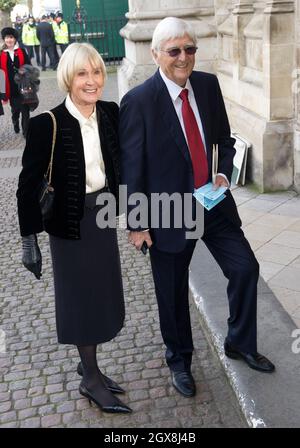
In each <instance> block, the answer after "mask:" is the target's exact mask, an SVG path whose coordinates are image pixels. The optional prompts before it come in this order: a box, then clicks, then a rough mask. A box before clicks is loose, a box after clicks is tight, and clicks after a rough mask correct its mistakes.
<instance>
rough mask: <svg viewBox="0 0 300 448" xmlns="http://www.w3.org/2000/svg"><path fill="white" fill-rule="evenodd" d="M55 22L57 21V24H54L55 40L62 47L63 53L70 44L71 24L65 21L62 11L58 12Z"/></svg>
mask: <svg viewBox="0 0 300 448" xmlns="http://www.w3.org/2000/svg"><path fill="white" fill-rule="evenodd" d="M55 23H56V25H55V26H54V35H55V41H56V43H57V44H58V45H59V47H60V51H61V54H63V52H64V51H65V49H66V48H67V46H68V45H69V41H70V38H69V26H68V24H67V22H65V21H64V16H63V14H62V13H61V12H58V13H57V14H56V19H55ZM53 24H54V22H53Z"/></svg>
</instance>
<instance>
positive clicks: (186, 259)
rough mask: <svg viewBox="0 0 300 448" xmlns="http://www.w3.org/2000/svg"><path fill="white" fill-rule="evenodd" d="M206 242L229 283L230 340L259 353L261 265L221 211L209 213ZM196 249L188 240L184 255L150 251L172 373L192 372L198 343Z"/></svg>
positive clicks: (239, 230) (164, 338) (205, 234)
mask: <svg viewBox="0 0 300 448" xmlns="http://www.w3.org/2000/svg"><path fill="white" fill-rule="evenodd" d="M202 240H203V241H204V243H205V244H206V246H207V248H208V249H209V251H210V252H211V254H212V255H213V257H214V258H215V260H216V261H217V263H218V265H219V266H220V268H221V269H222V271H223V273H224V275H225V277H226V278H227V279H228V286H227V295H228V301H229V318H228V321H227V323H228V334H227V340H228V342H230V343H231V344H232V345H233V346H234V347H236V348H238V349H240V350H242V351H245V352H251V353H255V352H256V351H257V342H256V338H257V330H256V310H257V281H258V276H259V264H258V262H257V260H256V258H255V256H254V253H253V251H252V249H251V247H250V245H249V243H248V241H247V240H246V238H245V236H244V233H243V231H242V230H241V229H240V228H239V227H237V226H235V225H234V224H232V223H231V222H230V221H229V220H228V219H227V218H226V217H225V216H224V215H223V214H221V213H220V212H219V211H218V210H217V209H212V210H211V211H210V212H205V230H204V234H203V236H202ZM195 245H196V241H195V240H187V243H186V247H185V249H184V250H183V251H182V252H180V253H175V254H174V253H167V252H162V251H159V250H158V249H157V248H155V245H153V246H152V248H151V249H150V257H151V265H152V272H153V278H154V283H155V291H156V297H157V302H158V309H159V318H160V328H161V333H162V337H163V340H164V343H165V345H166V347H167V350H166V361H167V364H168V366H169V367H170V369H171V370H173V371H190V368H191V362H192V353H193V339H192V331H191V323H190V313H189V300H188V296H189V264H190V261H191V258H192V255H193V251H194V248H195ZM220 299H221V298H220Z"/></svg>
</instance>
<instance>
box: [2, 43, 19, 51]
mask: <svg viewBox="0 0 300 448" xmlns="http://www.w3.org/2000/svg"><path fill="white" fill-rule="evenodd" d="M18 48H19V44H18V43H16V45H15V46H14V48H13V50H9V49H8V48H4V51H7V52H10V53H13V52H14V51H15V50H17V49H18Z"/></svg>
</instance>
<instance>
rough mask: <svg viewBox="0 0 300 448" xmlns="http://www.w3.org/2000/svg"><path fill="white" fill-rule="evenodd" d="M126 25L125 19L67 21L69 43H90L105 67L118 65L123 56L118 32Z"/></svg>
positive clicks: (122, 45)
mask: <svg viewBox="0 0 300 448" xmlns="http://www.w3.org/2000/svg"><path fill="white" fill-rule="evenodd" d="M126 23H127V19H126V18H125V17H120V18H114V19H109V20H90V19H89V20H87V21H82V22H81V23H75V22H74V21H72V20H70V21H69V29H70V38H71V42H90V43H91V44H92V45H93V46H94V47H95V48H97V50H98V51H99V53H100V54H101V56H102V57H103V59H104V61H105V63H106V64H107V65H118V64H120V63H121V61H122V59H123V57H124V56H125V47H124V41H123V38H122V37H121V36H120V30H121V28H123V27H124V26H125V25H126Z"/></svg>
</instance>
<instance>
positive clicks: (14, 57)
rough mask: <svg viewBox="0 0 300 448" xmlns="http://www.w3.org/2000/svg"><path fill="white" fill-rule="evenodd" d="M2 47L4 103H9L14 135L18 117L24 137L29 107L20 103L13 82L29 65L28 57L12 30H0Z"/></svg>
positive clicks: (17, 91)
mask: <svg viewBox="0 0 300 448" xmlns="http://www.w3.org/2000/svg"><path fill="white" fill-rule="evenodd" d="M1 36H2V39H3V40H4V46H3V48H2V51H1V53H0V68H1V69H2V70H3V71H4V73H5V101H9V103H10V107H11V113H12V122H13V126H14V131H15V133H16V134H18V133H19V132H20V123H19V119H20V115H21V124H22V132H23V135H24V137H25V136H26V133H27V128H28V122H29V115H30V111H29V106H28V105H27V104H23V103H22V97H21V95H20V90H19V87H18V85H17V83H16V82H15V79H14V78H15V75H16V73H17V71H18V69H19V68H20V67H22V66H23V65H24V64H30V60H29V57H28V55H27V53H26V51H25V50H24V49H23V48H20V47H19V44H18V42H17V40H18V37H19V35H18V32H17V30H15V29H14V28H10V27H6V28H3V29H2V30H1Z"/></svg>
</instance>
